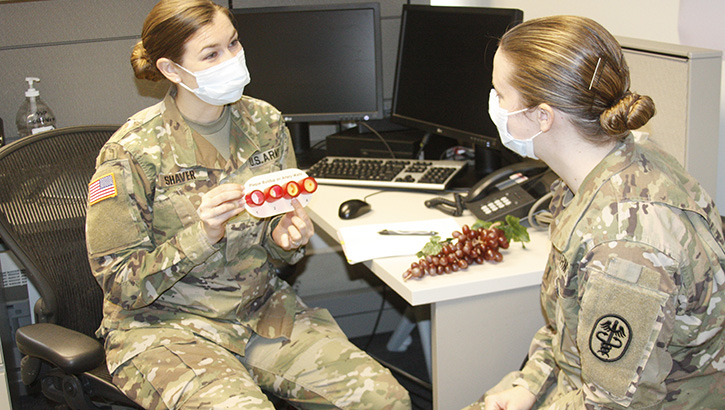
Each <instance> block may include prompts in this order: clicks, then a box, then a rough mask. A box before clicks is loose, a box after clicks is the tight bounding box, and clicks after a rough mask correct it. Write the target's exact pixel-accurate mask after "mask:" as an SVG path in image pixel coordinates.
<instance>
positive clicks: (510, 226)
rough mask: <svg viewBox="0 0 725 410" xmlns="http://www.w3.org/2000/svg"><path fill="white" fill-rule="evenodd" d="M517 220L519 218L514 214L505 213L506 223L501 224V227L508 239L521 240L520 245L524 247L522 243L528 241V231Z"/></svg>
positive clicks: (529, 239)
mask: <svg viewBox="0 0 725 410" xmlns="http://www.w3.org/2000/svg"><path fill="white" fill-rule="evenodd" d="M519 221H520V220H519V218H517V217H515V216H512V215H506V223H505V224H502V225H503V226H501V229H503V230H504V233H505V234H506V237H507V238H508V239H509V240H510V241H513V242H521V246H523V247H524V248H525V247H526V245H524V244H525V243H526V242H530V241H531V238H530V237H529V231H528V230H527V229H526V227H525V226H523V225H521V223H520V222H519Z"/></svg>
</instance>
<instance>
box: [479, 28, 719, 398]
mask: <svg viewBox="0 0 725 410" xmlns="http://www.w3.org/2000/svg"><path fill="white" fill-rule="evenodd" d="M629 81H630V80H629V69H628V67H627V64H626V62H625V60H624V56H623V54H622V50H621V48H620V46H619V44H618V43H617V41H616V40H615V39H614V38H613V37H612V35H611V34H610V33H608V32H607V31H606V30H605V29H604V28H603V27H602V26H600V25H599V24H597V23H595V22H594V21H592V20H589V19H586V18H579V17H573V16H554V17H546V18H541V19H535V20H530V21H527V22H525V23H523V24H521V25H519V26H516V27H514V28H513V29H511V30H510V31H509V32H508V33H506V34H505V35H504V36H503V38H502V39H501V42H500V47H499V49H498V51H497V52H496V55H495V57H494V70H493V85H494V90H492V93H491V99H490V103H489V111H490V114H491V117H492V119H493V120H494V122H495V123H496V124H497V127H498V129H499V134H501V139H502V141H503V143H504V144H505V145H506V146H507V147H509V148H511V149H513V150H514V151H516V152H518V153H519V154H521V155H523V156H528V157H532V158H540V159H541V160H543V161H544V162H546V164H547V165H549V166H550V167H551V169H552V170H553V171H555V172H556V173H557V174H558V175H559V176H560V177H561V181H560V182H559V183H558V185H557V184H555V187H554V197H553V199H552V202H551V206H550V209H551V211H552V213H553V217H554V220H553V223H552V224H551V226H550V232H551V242H552V251H551V256H550V259H549V262H548V264H547V266H546V270H545V273H544V277H543V284H542V289H541V302H542V310H543V313H544V319H545V326H544V327H543V328H542V329H541V330H540V331H539V332H538V333H537V334H536V336H535V337H534V340H533V342H532V344H531V349H530V351H529V360H528V362H527V363H526V364H525V366H524V367H523V369H522V370H521V371H518V372H514V373H512V374H510V375H509V376H508V377H506V378H505V379H504V380H502V381H501V383H499V385H498V386H496V387H495V388H494V389H492V390H491V391H489V392H488V393H487V395H485V396H484V398H482V399H481V401H480V402H477V403H475V404H473V405H471V406H469V407H468V408H467V409H469V410H472V409H482V408H483V407H484V404H485V409H486V410H499V409H506V410H514V409H532V408H536V409H542V408H545V409H622V408H637V409H643V408H647V409H723V408H725V399H723V397H724V396H725V333H724V332H725V330H723V329H724V323H723V322H724V321H725V290H724V289H725V272H723V266H725V253H724V252H723V234H722V226H721V220H720V216H719V214H718V212H717V210H716V209H715V205H714V203H713V201H712V199H711V198H710V197H709V196H708V194H707V193H706V192H705V191H704V190H703V189H702V188H701V187H700V185H699V184H698V183H697V181H695V180H694V179H693V178H692V177H691V176H690V175H688V174H687V172H686V171H685V170H684V169H683V168H682V166H680V164H678V163H677V161H676V160H675V159H674V158H672V157H671V156H669V155H668V154H666V153H664V152H663V151H661V150H659V149H658V148H657V147H655V146H654V144H653V143H652V142H646V141H644V140H640V139H637V140H635V138H634V137H633V135H632V133H631V132H630V130H634V129H637V128H639V127H641V126H642V125H644V124H645V123H646V122H647V121H648V120H649V119H650V118H651V117H652V116H653V115H654V112H655V108H654V103H653V101H652V100H651V99H650V98H649V97H647V96H641V95H638V94H636V93H634V92H632V91H630V89H629ZM653 137H656V136H653Z"/></svg>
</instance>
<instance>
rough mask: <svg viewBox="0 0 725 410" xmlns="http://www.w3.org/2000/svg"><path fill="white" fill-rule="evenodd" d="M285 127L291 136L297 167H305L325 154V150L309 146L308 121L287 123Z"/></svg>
mask: <svg viewBox="0 0 725 410" xmlns="http://www.w3.org/2000/svg"><path fill="white" fill-rule="evenodd" d="M287 128H288V129H289V132H290V137H291V138H292V146H293V147H294V151H295V157H296V158H297V167H298V168H300V169H307V168H309V167H311V166H312V165H314V164H315V163H316V162H317V161H319V160H321V159H322V158H323V157H324V156H325V151H322V150H319V149H312V148H311V147H310V123H309V122H291V123H287Z"/></svg>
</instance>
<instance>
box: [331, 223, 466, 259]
mask: <svg viewBox="0 0 725 410" xmlns="http://www.w3.org/2000/svg"><path fill="white" fill-rule="evenodd" d="M383 229H389V230H400V231H435V232H437V233H438V235H439V236H440V237H441V238H448V237H450V236H451V233H452V232H453V231H455V230H458V229H460V226H459V225H458V223H457V222H456V221H455V220H454V219H453V218H442V219H431V220H427V221H411V222H396V223H387V224H375V225H360V226H348V227H344V228H340V229H339V230H338V231H337V236H338V238H339V239H340V243H341V244H342V250H343V251H344V252H345V257H346V258H347V262H348V263H350V264H354V263H358V262H363V261H366V260H370V259H375V258H386V257H389V256H403V255H415V254H416V253H418V251H420V250H421V249H422V248H423V245H425V243H426V242H428V241H430V236H427V235H380V234H379V233H378V232H380V231H381V230H383Z"/></svg>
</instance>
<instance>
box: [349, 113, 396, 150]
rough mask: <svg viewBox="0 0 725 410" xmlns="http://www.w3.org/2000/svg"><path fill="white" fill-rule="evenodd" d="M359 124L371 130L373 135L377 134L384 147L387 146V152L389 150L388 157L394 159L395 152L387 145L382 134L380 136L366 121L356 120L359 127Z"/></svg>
mask: <svg viewBox="0 0 725 410" xmlns="http://www.w3.org/2000/svg"><path fill="white" fill-rule="evenodd" d="M361 125H364V126H365V128H367V129H369V130H370V131H372V133H373V134H375V135H376V136H377V137H378V138H380V141H382V142H383V144H385V148H387V149H388V152H390V158H393V159H395V153H394V152H393V149H392V148H390V145H388V142H387V141H385V138H383V136H382V135H380V133H379V132H377V131H376V130H375V129H374V128H373V127H371V126H370V125H368V124H367V123H364V122H362V121H358V122H357V126H358V127H359V126H361Z"/></svg>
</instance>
